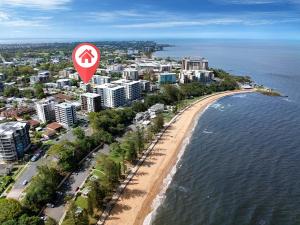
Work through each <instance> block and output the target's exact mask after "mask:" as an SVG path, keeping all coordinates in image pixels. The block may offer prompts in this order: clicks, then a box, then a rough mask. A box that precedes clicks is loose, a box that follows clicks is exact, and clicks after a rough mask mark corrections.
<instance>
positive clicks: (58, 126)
mask: <svg viewBox="0 0 300 225" xmlns="http://www.w3.org/2000/svg"><path fill="white" fill-rule="evenodd" d="M47 128H48V129H51V130H58V129H60V128H62V125H60V124H59V123H57V122H53V123H50V124H49V125H48V126H47Z"/></svg>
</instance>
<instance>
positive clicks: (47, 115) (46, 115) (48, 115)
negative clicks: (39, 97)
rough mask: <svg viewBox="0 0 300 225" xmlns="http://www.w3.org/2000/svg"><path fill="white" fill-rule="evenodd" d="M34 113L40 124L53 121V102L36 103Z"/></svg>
mask: <svg viewBox="0 0 300 225" xmlns="http://www.w3.org/2000/svg"><path fill="white" fill-rule="evenodd" d="M35 106H36V111H37V115H38V117H39V120H40V121H41V122H42V123H47V122H51V121H54V120H55V111H54V102H53V101H50V100H43V101H40V102H36V104H35Z"/></svg>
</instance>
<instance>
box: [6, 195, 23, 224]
mask: <svg viewBox="0 0 300 225" xmlns="http://www.w3.org/2000/svg"><path fill="white" fill-rule="evenodd" d="M0 209H1V210H0V224H2V223H4V222H5V221H8V220H13V219H16V218H18V217H19V216H20V215H21V213H22V212H23V209H22V206H21V204H20V203H19V202H18V201H17V200H14V199H8V198H3V199H0Z"/></svg>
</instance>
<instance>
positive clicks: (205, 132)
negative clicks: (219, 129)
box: [202, 129, 214, 134]
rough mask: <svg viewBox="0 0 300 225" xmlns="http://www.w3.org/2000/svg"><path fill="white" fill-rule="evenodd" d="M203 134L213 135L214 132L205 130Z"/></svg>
mask: <svg viewBox="0 0 300 225" xmlns="http://www.w3.org/2000/svg"><path fill="white" fill-rule="evenodd" d="M202 133H203V134H213V133H214V132H212V131H208V130H206V129H205V130H204V131H202Z"/></svg>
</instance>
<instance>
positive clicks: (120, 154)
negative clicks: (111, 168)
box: [109, 142, 126, 173]
mask: <svg viewBox="0 0 300 225" xmlns="http://www.w3.org/2000/svg"><path fill="white" fill-rule="evenodd" d="M109 150H110V155H111V156H112V158H113V159H115V161H116V162H119V163H120V164H121V169H122V172H123V173H125V170H126V165H125V157H126V151H125V149H123V148H121V146H120V144H119V143H117V142H114V143H112V144H111V145H110V146H109Z"/></svg>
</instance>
